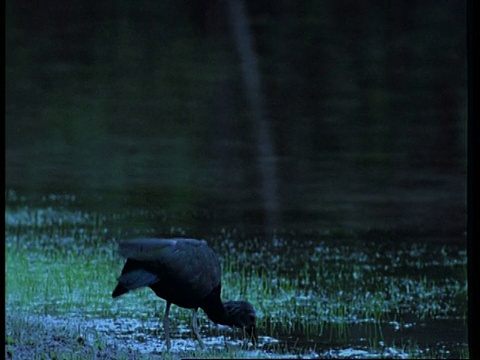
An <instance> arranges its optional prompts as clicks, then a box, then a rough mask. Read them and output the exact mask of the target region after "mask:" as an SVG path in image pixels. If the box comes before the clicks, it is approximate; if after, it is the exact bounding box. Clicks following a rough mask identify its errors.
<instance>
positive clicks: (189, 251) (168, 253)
mask: <svg viewBox="0 0 480 360" xmlns="http://www.w3.org/2000/svg"><path fill="white" fill-rule="evenodd" d="M119 248H120V254H121V255H122V256H124V257H126V258H127V261H126V263H125V265H124V266H123V270H122V274H121V276H120V277H119V278H118V284H117V287H116V288H115V290H113V293H112V297H114V298H115V297H117V296H120V295H123V294H125V293H126V292H128V291H130V290H134V289H138V288H141V287H144V286H148V287H149V288H150V289H152V290H153V291H154V292H155V294H156V295H157V296H159V297H161V298H162V299H165V300H166V301H167V306H166V308H165V314H164V317H163V324H164V329H165V339H166V342H167V349H168V350H170V325H169V320H168V312H169V310H170V306H171V305H172V304H175V305H177V306H180V307H183V308H187V309H193V319H192V328H193V332H194V334H195V336H196V338H197V340H198V342H199V343H200V346H201V347H202V348H203V347H204V345H203V342H202V339H201V338H200V335H199V333H198V326H197V310H198V308H201V309H203V311H204V312H205V313H206V314H207V316H208V317H209V318H210V320H212V321H213V322H214V323H217V324H222V325H228V326H231V327H239V328H241V329H243V330H244V333H245V334H246V335H248V339H250V340H252V342H253V344H254V345H255V344H256V342H257V336H256V331H255V322H256V315H255V310H254V308H253V306H252V305H251V304H250V303H249V302H247V301H227V302H225V303H222V300H221V299H220V293H221V281H220V276H221V271H220V263H219V261H218V258H217V255H216V254H215V252H214V251H213V250H212V249H211V248H210V247H209V246H208V245H207V243H206V242H205V241H203V240H195V239H181V238H178V239H154V238H146V239H135V240H130V241H126V242H122V243H120V244H119Z"/></svg>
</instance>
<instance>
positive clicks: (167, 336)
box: [163, 301, 171, 351]
mask: <svg viewBox="0 0 480 360" xmlns="http://www.w3.org/2000/svg"><path fill="white" fill-rule="evenodd" d="M170 305H171V303H170V302H168V301H167V306H166V308H165V315H163V328H164V330H165V342H166V343H167V350H168V351H170V348H171V344H170V320H168V312H169V311H170Z"/></svg>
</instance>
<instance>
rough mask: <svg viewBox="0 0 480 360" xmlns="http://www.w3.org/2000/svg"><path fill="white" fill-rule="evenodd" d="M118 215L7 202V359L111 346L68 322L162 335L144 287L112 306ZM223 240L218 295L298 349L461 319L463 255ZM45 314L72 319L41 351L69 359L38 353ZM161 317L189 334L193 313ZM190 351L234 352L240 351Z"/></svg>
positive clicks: (157, 307)
mask: <svg viewBox="0 0 480 360" xmlns="http://www.w3.org/2000/svg"><path fill="white" fill-rule="evenodd" d="M124 217H125V215H122V214H110V215H109V214H107V215H100V214H94V213H87V212H81V211H71V210H65V208H64V207H62V206H58V207H55V206H51V207H46V208H38V209H32V208H29V207H28V206H13V207H8V206H7V209H6V214H5V219H6V240H5V241H6V242H5V247H6V251H5V271H6V274H5V275H6V278H5V281H6V296H5V305H6V310H7V315H9V316H8V318H7V322H6V339H5V341H6V352H8V353H11V355H12V356H13V358H15V357H16V356H15V351H17V352H18V351H19V349H25V348H29V347H31V348H32V349H33V350H32V352H31V354H33V355H32V356H33V358H39V359H41V358H72V359H74V358H78V359H80V358H92V357H93V354H95V352H97V353H98V352H99V351H105V352H106V351H107V349H108V351H110V352H111V351H114V350H115V349H117V350H118V349H120V348H119V347H118V344H117V345H116V342H117V341H119V340H118V338H117V337H116V335H115V332H113V333H112V334H109V336H110V338H109V339H110V340H108V339H106V338H105V337H102V336H100V335H101V332H98V333H96V336H97V338H95V339H94V340H93V344H94V349H93V350H92V352H88V351H87V350H86V349H85V348H86V346H82V344H81V341H80V340H78V339H81V338H82V336H84V335H82V334H81V333H82V331H84V330H82V329H79V326H78V325H75V324H76V322H75V320H74V319H75V318H83V319H118V318H134V319H137V320H140V321H145V322H146V321H151V320H152V319H155V320H156V321H157V322H156V324H157V325H158V330H157V331H156V333H155V334H154V335H155V336H157V337H158V336H160V337H161V336H163V327H162V326H161V323H160V321H159V320H157V319H159V315H160V316H162V313H163V307H164V304H165V302H164V301H163V300H161V299H159V298H157V297H156V296H155V295H154V294H153V292H151V291H150V290H149V289H142V290H140V291H136V292H133V293H129V294H127V295H125V296H123V297H122V298H121V300H113V299H112V298H111V292H112V290H113V288H114V286H115V284H116V277H117V276H118V275H119V274H120V271H121V269H122V266H123V262H124V260H123V259H122V258H121V257H120V256H119V255H118V254H117V248H116V239H117V237H120V236H116V234H113V231H114V225H112V223H114V222H115V221H116V219H120V220H119V221H122V220H123V219H124ZM145 232H146V233H148V229H146V230H145ZM172 235H175V234H172ZM232 237H233V235H231V234H228V233H223V234H222V235H221V236H220V238H221V241H220V240H219V241H215V240H209V239H207V241H208V242H209V243H210V245H211V246H212V247H214V248H215V249H217V251H218V252H219V254H220V255H221V257H222V265H223V266H222V268H223V276H222V283H223V299H225V300H229V299H239V298H244V299H247V300H248V301H250V302H252V304H253V305H254V307H255V308H256V310H257V313H258V327H259V333H260V335H263V336H273V337H280V338H282V337H285V336H286V334H298V336H299V339H302V341H303V343H308V342H309V341H310V340H312V341H313V340H314V339H318V338H319V337H325V336H327V337H328V336H329V338H330V340H332V341H333V340H335V341H337V342H339V343H342V339H343V341H346V340H348V339H349V336H350V334H349V325H350V324H362V323H372V324H388V323H389V322H392V321H394V322H397V323H399V324H400V325H402V324H403V323H404V322H405V321H404V316H406V315H408V317H409V318H410V319H411V318H412V317H413V318H414V319H416V320H415V321H426V320H435V319H445V318H465V317H466V316H465V314H466V293H467V286H466V278H465V277H464V275H465V267H466V259H464V258H462V256H463V257H464V255H465V254H464V253H460V254H457V253H449V252H448V251H447V250H448V249H446V248H442V249H440V250H439V251H438V254H437V255H438V256H436V257H435V258H434V260H432V261H430V260H429V258H427V259H426V260H425V261H418V257H419V256H427V255H426V254H429V252H430V251H431V249H427V248H424V247H422V246H417V245H411V246H410V248H408V247H407V248H406V249H404V248H398V249H396V250H392V251H391V252H390V253H388V252H385V254H386V255H385V254H381V256H380V255H379V253H378V251H377V250H376V248H375V246H373V245H372V246H371V247H368V246H366V247H364V248H362V247H352V246H351V245H349V244H348V243H335V242H334V243H327V242H325V241H323V240H322V241H318V242H316V243H315V244H314V246H312V244H311V243H309V242H308V241H306V242H305V247H289V246H288V241H286V240H284V239H282V238H281V237H279V238H278V239H277V243H276V244H275V245H270V246H266V245H265V244H266V243H267V244H268V242H266V241H264V240H263V241H262V239H244V240H243V243H242V244H239V243H236V242H234V241H233V240H232V239H231V238H232ZM286 254H288V255H286ZM435 267H438V269H436V268H435ZM431 269H433V270H435V271H433V270H431ZM437 270H438V271H437ZM439 272H441V275H440V276H437V275H438V273H439ZM47 315H48V316H58V317H65V316H66V317H71V318H72V324H71V326H66V327H65V328H63V329H62V328H60V329H58V328H55V329H54V330H53V332H54V334H56V335H55V336H56V337H57V340H52V339H50V343H55V342H57V343H58V342H60V343H62V344H64V345H65V346H63V348H67V349H69V348H70V349H76V348H78V349H80V350H79V351H78V352H77V353H74V354H73V355H71V356H69V357H65V353H64V351H66V350H65V349H64V350H61V349H62V346H58V347H57V348H58V349H59V350H58V351H60V353H56V351H57V349H56V348H55V347H53V348H52V349H50V348H49V349H46V350H45V349H43V347H42V345H41V344H43V343H45V341H44V339H45V338H48V336H49V334H50V332H51V331H52V330H51V329H50V330H49V329H46V328H45V327H42V324H41V322H40V323H38V319H40V318H39V317H38V316H47ZM32 316H37V317H32ZM171 318H172V321H173V323H174V326H176V325H180V324H184V325H187V326H189V324H190V321H191V311H189V310H185V309H180V308H178V307H176V306H174V307H172V309H171ZM35 319H37V320H35ZM35 321H37V323H36V322H35ZM200 321H201V325H203V328H204V329H207V331H209V330H208V329H209V328H211V323H210V322H209V321H208V319H206V317H205V316H204V315H203V314H202V316H201V319H200ZM408 321H411V320H408ZM62 326H64V325H62ZM375 329H376V328H375ZM383 340H384V339H383V338H382V336H381V334H380V333H377V332H376V330H375V332H373V333H372V334H371V336H370V338H369V341H370V342H371V346H370V347H371V348H374V347H375V346H374V344H377V343H378V342H379V341H383ZM292 341H293V340H292ZM79 342H80V343H79ZM299 346H300V345H299ZM271 348H272V349H274V348H275V347H271ZM412 348H413V347H412ZM42 349H43V350H45V351H46V353H45V352H44V353H42V351H41V350H42ZM112 349H114V350H112ZM117 350H115V351H117ZM35 351H38V353H35ZM118 351H119V352H118V353H115V354H114V356H112V358H115V357H118V358H122V357H125V358H132V356H133V355H132V353H131V351H132V350H131V349H130V350H128V351H127V350H125V351H126V352H122V351H123V350H122V351H120V350H118ZM285 351H287V353H291V351H292V349H289V350H285ZM296 351H298V349H297V350H296ZM413 351H415V354H417V355H418V352H416V350H412V352H413ZM44 354H46V355H44ZM75 354H76V355H75ZM188 354H189V355H192V352H189V353H188ZM193 354H195V356H201V357H209V356H214V357H232V356H239V357H241V356H242V353H241V352H238V351H234V352H232V351H214V352H211V351H210V352H209V351H206V352H199V353H198V354H197V352H193ZM77 355H78V357H76V356H77ZM257 355H258V354H257ZM463 355H466V354H465V350H463ZM43 356H45V357H43ZM142 356H144V355H142V354H136V355H134V358H142ZM249 356H252V354H251V353H250V355H249ZM441 357H442V356H441Z"/></svg>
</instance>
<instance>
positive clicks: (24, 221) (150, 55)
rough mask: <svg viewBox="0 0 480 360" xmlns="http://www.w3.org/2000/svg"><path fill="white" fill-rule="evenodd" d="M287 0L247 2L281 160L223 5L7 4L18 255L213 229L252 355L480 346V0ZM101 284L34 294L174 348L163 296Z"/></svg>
mask: <svg viewBox="0 0 480 360" xmlns="http://www.w3.org/2000/svg"><path fill="white" fill-rule="evenodd" d="M203 3H204V2H203ZM210 3H212V2H210ZM216 3H218V4H220V6H221V4H223V2H216ZM79 4H80V3H78V4H77V5H79ZM289 4H290V2H281V3H278V4H276V5H275V6H276V7H274V8H275V9H271V8H270V7H268V8H264V7H263V6H262V5H258V4H257V5H254V3H253V2H251V3H249V4H248V6H247V10H248V11H247V12H248V14H249V16H251V20H252V22H251V31H252V36H253V38H254V39H255V41H256V44H257V46H256V51H257V55H258V59H259V64H260V72H261V75H262V79H263V80H262V86H263V96H264V102H265V114H266V116H265V117H266V123H267V125H268V126H267V131H266V132H267V135H268V136H269V138H270V139H271V142H272V147H273V151H272V154H271V156H270V157H265V154H263V155H262V154H261V153H260V152H259V147H260V146H261V145H262V144H261V143H260V144H259V142H258V140H256V139H258V131H259V128H260V126H259V123H256V122H254V121H253V120H252V119H251V117H250V116H249V112H248V106H247V104H246V101H245V99H246V98H247V96H246V95H247V94H245V91H244V89H243V88H242V87H241V84H242V76H241V74H240V73H239V69H238V68H239V56H238V54H236V52H235V46H234V45H235V44H234V43H233V38H232V37H231V34H230V33H229V32H228V30H227V28H228V26H227V25H228V24H225V23H224V21H227V20H226V18H227V17H225V18H223V17H222V15H221V14H222V11H223V10H222V9H221V8H220V9H216V10H215V11H213V12H211V13H209V14H208V16H205V17H203V15H199V12H198V11H199V9H197V8H191V7H190V6H188V5H186V4H183V3H175V4H173V3H172V4H171V5H172V6H171V7H168V8H167V7H158V8H157V7H156V6H152V7H151V8H149V11H144V9H136V8H135V7H132V6H131V4H129V3H128V4H127V3H123V2H121V1H120V2H116V3H115V5H113V3H112V4H105V7H102V8H101V9H99V8H97V7H96V3H95V2H88V1H86V2H84V3H83V2H82V5H81V6H77V5H72V6H70V5H62V4H58V6H56V7H54V8H52V9H49V11H45V10H44V9H43V8H29V9H28V11H26V10H27V9H25V8H24V7H23V5H22V4H21V3H18V2H12V1H7V3H6V10H7V20H8V23H7V28H8V31H7V33H6V34H7V38H6V41H7V50H8V51H7V57H6V77H7V81H6V123H5V132H6V136H5V139H6V146H5V150H6V157H5V160H6V166H5V172H6V175H5V202H6V213H5V224H6V229H5V230H6V231H5V233H6V245H7V249H9V251H12V253H9V255H12V256H13V255H16V254H17V253H18V252H24V251H26V252H27V253H28V254H29V255H31V257H32V258H28V262H27V263H28V264H29V265H31V266H34V265H35V263H36V261H37V260H38V261H39V262H41V266H42V267H41V271H45V268H47V269H50V270H51V271H57V272H62V271H66V266H67V265H65V264H62V262H61V261H63V260H59V259H64V256H67V257H70V258H72V257H74V255H75V254H76V251H79V249H81V250H80V251H81V252H82V254H88V255H91V254H93V255H92V256H97V257H100V255H99V254H98V253H96V251H97V249H98V248H99V247H102V246H103V245H105V249H103V248H102V249H103V250H102V251H105V252H106V253H108V255H109V256H110V255H111V254H112V253H113V251H114V245H113V244H115V243H116V242H117V241H119V240H122V239H126V238H133V237H138V236H162V237H172V236H186V237H195V238H203V239H205V240H207V241H208V242H209V244H210V245H211V246H212V247H213V248H214V249H215V250H216V251H217V252H218V253H219V254H220V256H221V258H222V265H223V266H224V267H225V270H224V279H223V281H224V282H225V284H226V286H225V287H224V295H225V296H226V297H228V298H236V297H243V296H246V295H248V296H250V297H253V299H252V301H254V302H255V304H256V305H257V312H258V315H259V322H260V326H261V328H262V329H263V335H261V344H260V345H261V346H260V347H259V349H257V350H252V351H250V352H248V353H246V355H245V356H259V357H264V356H265V357H268V356H274V357H282V356H294V355H295V354H300V355H301V356H305V357H382V356H383V357H398V358H402V357H429V356H433V357H450V358H455V357H465V356H466V353H467V352H466V350H465V349H466V346H467V345H466V344H467V340H466V328H467V326H466V317H467V315H466V314H467V309H466V288H467V280H466V235H465V234H466V150H465V149H466V145H465V144H466V140H465V139H466V135H465V134H466V113H467V111H466V102H467V101H466V93H467V92H466V83H467V82H466V73H467V72H466V61H465V54H466V52H465V39H466V36H465V31H466V30H465V19H464V17H465V14H466V11H465V9H464V7H465V4H464V2H451V3H450V2H442V3H441V4H439V3H438V2H436V1H423V2H418V3H399V4H393V3H392V4H389V5H385V6H380V5H375V6H374V5H372V6H371V7H369V6H365V4H363V3H358V4H357V5H352V6H351V7H348V8H345V9H344V8H339V7H338V6H337V3H336V2H325V3H324V4H322V5H323V6H322V8H321V9H320V7H318V9H317V8H316V7H315V6H312V7H311V8H308V9H307V8H304V6H307V3H305V4H304V5H298V6H297V5H295V6H292V4H293V3H292V4H290V5H289ZM117 5H118V6H117ZM307 7H308V6H307ZM200 13H201V12H200ZM93 14H95V15H93ZM113 14H114V15H113ZM185 14H187V16H185ZM425 14H428V15H427V16H425ZM212 17H213V18H212ZM216 17H218V18H216ZM172 19H175V21H173V22H172ZM207 19H210V20H212V19H213V20H214V19H216V20H217V21H218V23H217V22H215V21H213V20H212V21H213V27H212V28H210V27H208V26H206V27H202V24H203V25H208V24H205V22H208V21H207ZM210 25H211V24H210ZM199 29H202V31H200V30H199ZM286 29H288V31H286ZM298 34H302V35H301V36H300V38H301V41H299V36H298ZM287 49H288V51H287ZM445 74H448V76H446V75H445ZM272 167H273V169H274V171H270V170H272ZM267 170H269V171H267ZM65 249H70V253H68V252H67V251H66V250H65ZM59 252H60V253H61V256H59V257H58V259H57V257H55V259H57V260H58V261H57V262H56V263H55V264H50V263H49V259H50V258H49V256H57V255H58V253H59ZM65 253H66V254H65ZM22 254H23V253H22ZM52 254H53V255H52ZM86 257H87V258H88V256H87V255H86ZM115 259H117V258H115ZM40 260H41V261H40ZM112 262H113V261H112ZM32 264H33V265H32ZM232 264H233V265H232ZM116 267H118V268H116ZM120 268H121V259H119V258H118V264H117V263H115V264H113V263H112V269H111V270H110V269H109V270H108V272H109V273H110V271H111V274H112V275H111V276H112V281H114V278H115V276H116V275H117V273H118V272H119V271H120ZM6 270H7V274H8V269H6ZM20 270H23V269H20ZM237 273H241V274H242V275H241V276H239V275H236V274H237ZM266 283H268V284H269V285H270V286H269V287H267V286H265V284H266ZM18 291H19V292H18V293H16V294H9V296H7V302H6V304H7V310H8V311H12V307H13V308H14V309H16V308H15V305H16V304H17V303H18V302H19V301H17V300H18V298H21V296H22V292H21V290H18ZM262 292H263V293H262ZM265 292H268V293H267V294H265ZM82 296H83V297H85V296H86V295H84V294H82V293H79V294H76V298H75V299H74V301H72V300H71V299H70V300H69V301H71V302H72V303H68V304H65V303H63V304H62V300H61V299H60V300H59V299H57V301H58V302H57V304H58V306H56V304H48V301H49V299H48V298H47V300H45V299H42V301H43V302H42V303H40V302H39V303H38V304H29V305H25V308H24V309H23V310H25V311H26V312H27V313H28V314H30V315H32V316H33V315H35V316H39V315H42V316H49V315H50V316H51V317H50V318H49V319H50V320H45V319H47V318H37V320H36V321H40V322H47V323H49V322H51V323H54V324H57V325H58V324H60V323H59V322H62V321H63V323H62V324H64V323H66V322H68V320H69V319H70V320H72V322H73V323H77V324H80V325H81V326H83V327H85V328H86V329H97V328H98V329H99V330H98V333H99V334H102V336H104V337H105V338H106V339H107V341H110V340H112V341H113V340H118V341H119V343H120V344H124V345H125V346H133V347H135V348H138V349H141V350H142V351H143V350H145V351H146V352H147V353H148V351H149V350H148V349H150V351H152V352H154V353H157V352H161V351H162V349H163V344H162V343H161V341H160V340H159V337H158V336H157V337H156V336H152V332H153V331H154V330H152V329H154V328H156V325H155V324H157V325H158V323H155V320H152V322H153V323H152V324H150V323H148V324H149V326H148V329H147V328H141V327H140V328H139V327H135V331H138V334H137V335H134V334H133V333H132V334H126V333H125V332H128V331H133V330H131V329H132V327H134V326H136V325H135V324H136V321H137V320H135V319H136V316H138V317H139V318H145V317H152V312H148V311H149V310H146V309H147V308H148V307H143V305H145V304H147V305H148V306H150V308H151V309H153V308H154V306H153V305H152V303H155V304H157V303H160V304H163V302H162V301H161V300H158V302H153V300H151V301H150V300H145V298H142V297H138V298H137V297H135V298H134V299H135V301H140V302H141V304H142V307H141V306H140V305H139V304H136V303H135V302H134V301H133V299H131V302H130V300H128V299H127V300H122V302H120V303H116V304H115V305H112V304H111V303H110V299H109V298H108V296H109V294H108V291H107V292H106V293H105V295H103V294H102V295H101V297H100V299H101V300H98V301H97V304H99V305H98V306H99V307H98V308H96V309H90V308H82V301H83V300H84V298H82ZM155 301H157V300H155ZM35 305H41V306H40V307H41V309H42V311H43V312H44V313H42V314H38V313H35V311H36V309H35ZM155 306H156V305H155ZM158 306H159V309H162V306H163V305H158ZM71 308H75V309H76V311H74V312H73V313H72V312H70V310H71ZM140 309H141V310H140ZM146 311H147V312H146ZM152 311H153V310H152ZM105 314H108V316H106V315H105ZM155 316H156V314H155ZM379 318H380V320H378V319H379ZM113 319H123V320H122V324H123V325H125V327H126V329H121V328H120V327H117V328H115V325H114V324H115V323H114V321H115V320H113ZM178 319H179V324H178V325H179V328H181V327H182V326H183V327H185V326H187V324H188V322H186V321H185V320H184V319H183V317H182V316H178ZM207 323H208V322H207ZM113 328H114V329H115V331H113V330H112V329H113ZM160 328H161V327H160ZM203 330H204V334H203V335H204V336H205V338H206V342H208V343H209V344H211V346H212V347H214V346H217V345H218V342H220V340H221V336H219V335H213V334H214V332H211V329H210V327H208V326H207V327H204V328H203ZM92 331H93V332H95V331H96V330H95V331H94V330H92ZM158 334H159V336H160V338H161V336H162V335H161V334H162V332H161V331H160V333H156V335H158ZM186 334H188V332H187V333H183V332H182V333H181V337H180V336H179V337H178V339H180V338H181V339H182V340H178V341H177V342H178V346H179V348H183V349H187V348H188V349H191V348H192V347H193V346H194V344H193V343H191V342H190V338H189V336H188V335H186ZM177 335H180V333H178V334H177ZM142 339H143V340H142ZM146 339H147V340H146ZM235 344H236V343H232V346H234V345H235ZM122 346H123V345H122ZM150 346H153V347H150ZM109 350H111V349H109ZM186 351H187V352H188V351H190V350H186Z"/></svg>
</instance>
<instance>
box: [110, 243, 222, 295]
mask: <svg viewBox="0 0 480 360" xmlns="http://www.w3.org/2000/svg"><path fill="white" fill-rule="evenodd" d="M119 246H120V253H121V254H122V255H123V256H125V257H127V258H129V259H133V260H137V261H140V262H142V263H144V264H145V270H148V271H149V272H151V273H154V274H157V276H158V277H159V278H162V277H168V279H170V280H172V281H174V282H175V283H176V284H181V285H182V286H183V287H185V288H188V289H192V291H194V292H195V293H196V294H198V295H199V296H202V295H207V294H208V293H209V292H210V291H211V290H213V289H214V288H215V287H217V286H218V285H219V284H220V277H221V273H220V263H219V261H218V258H217V255H216V254H215V252H214V251H213V250H212V249H211V248H210V247H208V245H207V243H206V242H205V241H202V240H195V239H183V238H182V239H155V238H150V239H149V238H146V239H135V240H130V241H125V242H122V243H120V245H119Z"/></svg>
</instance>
